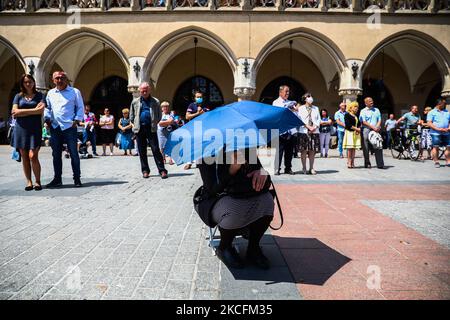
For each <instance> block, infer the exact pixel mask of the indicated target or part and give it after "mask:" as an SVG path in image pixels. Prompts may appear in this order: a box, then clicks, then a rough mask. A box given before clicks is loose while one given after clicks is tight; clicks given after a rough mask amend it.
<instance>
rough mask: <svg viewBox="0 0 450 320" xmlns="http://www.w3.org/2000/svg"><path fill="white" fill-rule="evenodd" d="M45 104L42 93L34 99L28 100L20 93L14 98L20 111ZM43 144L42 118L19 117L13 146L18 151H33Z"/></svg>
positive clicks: (32, 116)
mask: <svg viewBox="0 0 450 320" xmlns="http://www.w3.org/2000/svg"><path fill="white" fill-rule="evenodd" d="M39 102H45V99H44V96H43V95H42V93H40V92H37V93H36V94H35V95H34V97H33V99H31V100H29V101H28V100H27V99H25V97H24V96H22V95H21V94H20V93H19V94H16V96H15V97H14V101H13V105H14V104H17V105H18V106H19V109H33V108H36V106H37V105H38V104H39ZM41 143H42V116H41V115H31V116H26V117H17V118H16V124H15V126H14V131H13V139H12V146H13V147H14V148H16V149H25V150H33V149H36V148H39V147H40V146H41Z"/></svg>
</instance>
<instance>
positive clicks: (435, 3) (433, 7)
mask: <svg viewBox="0 0 450 320" xmlns="http://www.w3.org/2000/svg"><path fill="white" fill-rule="evenodd" d="M439 5H440V2H439V1H437V0H431V1H430V4H429V5H428V12H430V13H436V12H437V11H438V10H439Z"/></svg>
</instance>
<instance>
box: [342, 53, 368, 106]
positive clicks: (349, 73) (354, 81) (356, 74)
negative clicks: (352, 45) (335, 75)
mask: <svg viewBox="0 0 450 320" xmlns="http://www.w3.org/2000/svg"><path fill="white" fill-rule="evenodd" d="M363 63H364V61H363V60H355V59H349V60H347V67H346V68H345V69H344V70H343V71H342V72H341V84H340V88H339V95H340V96H342V98H343V100H344V101H345V102H351V101H355V100H356V99H358V96H359V95H362V92H363V90H362V74H361V67H362V65H363Z"/></svg>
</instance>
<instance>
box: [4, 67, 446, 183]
mask: <svg viewBox="0 0 450 320" xmlns="http://www.w3.org/2000/svg"><path fill="white" fill-rule="evenodd" d="M53 82H54V85H55V88H53V89H51V90H50V91H49V92H48V93H47V95H46V96H44V95H43V94H42V93H40V92H38V91H37V90H36V84H35V80H34V78H33V77H32V76H31V75H23V76H22V77H21V79H20V88H21V89H20V93H18V94H17V95H16V96H15V98H14V101H13V107H12V111H11V115H12V118H13V128H14V130H13V134H12V135H11V145H12V146H13V147H14V149H15V150H17V151H18V152H19V153H20V158H21V160H22V163H23V170H24V175H25V178H26V180H27V184H26V187H25V190H33V189H35V190H41V189H42V185H41V181H40V171H41V167H40V163H39V150H40V147H41V145H47V146H48V145H50V146H51V147H52V156H53V168H54V178H53V180H52V181H51V182H50V183H49V184H47V187H49V188H51V187H58V186H60V185H62V179H61V175H62V160H61V154H62V153H63V152H64V151H65V152H66V157H67V158H70V159H71V165H72V170H73V179H74V182H75V186H81V185H82V183H81V179H80V177H81V170H80V154H81V157H88V156H92V155H93V156H99V155H98V154H97V134H98V136H99V137H100V139H101V143H102V149H103V152H102V154H101V155H102V156H106V155H107V148H108V147H109V155H113V154H114V147H115V146H117V147H118V148H119V149H121V150H122V151H123V155H125V156H127V155H135V156H139V159H140V164H141V172H142V176H143V177H144V178H148V177H149V176H150V167H149V164H148V158H147V147H150V148H151V149H152V154H153V158H154V161H155V163H156V167H157V170H158V172H159V174H160V176H161V178H163V179H165V178H167V176H168V173H167V170H166V168H165V165H166V164H167V163H168V164H169V165H172V164H174V161H173V159H171V158H170V156H169V155H166V154H165V152H164V149H165V145H166V142H167V138H168V136H169V134H170V132H171V131H173V130H175V129H176V128H178V127H180V126H182V125H183V124H184V120H183V119H182V118H181V117H180V116H178V115H177V114H176V112H175V111H174V110H172V111H171V106H170V103H169V102H167V101H163V102H162V103H160V102H159V100H158V99H157V98H155V97H153V96H152V95H151V87H150V85H149V84H148V83H145V82H144V83H142V84H141V85H140V86H139V92H140V96H139V97H137V98H135V99H133V101H132V102H131V105H130V107H129V108H128V107H126V108H124V109H123V110H122V117H121V118H120V119H119V120H118V121H117V128H118V133H117V134H116V128H115V124H116V119H114V116H113V115H112V114H111V111H110V109H109V108H107V107H106V108H104V110H103V115H101V116H100V117H99V119H97V117H96V115H95V114H94V113H93V112H91V107H90V105H89V104H87V103H86V104H85V103H84V101H83V98H82V96H81V93H80V91H79V90H78V89H76V88H74V87H72V86H70V85H69V81H68V79H67V76H66V74H65V73H64V72H62V71H57V72H55V73H54V74H53ZM289 95H290V88H289V87H288V86H286V85H282V86H280V88H279V97H278V98H277V99H276V100H274V101H273V105H274V106H278V107H285V108H289V109H290V110H291V111H292V112H293V113H295V115H296V116H297V117H298V118H299V119H300V120H301V121H302V123H303V124H302V125H301V126H300V127H298V128H293V129H291V130H290V131H288V132H286V133H283V134H281V135H280V136H279V146H278V148H277V150H276V156H275V158H276V165H275V166H276V167H275V175H280V174H281V164H282V161H283V159H284V173H285V174H291V175H293V174H295V172H294V171H293V170H292V161H293V158H300V161H301V167H302V169H301V173H303V174H311V175H315V174H317V171H316V170H315V167H314V161H315V158H316V154H320V156H321V157H324V158H327V157H328V152H329V148H330V141H331V137H332V136H336V138H337V149H338V152H339V157H340V158H345V156H346V158H347V167H348V168H349V169H351V168H355V154H356V150H359V149H362V151H363V157H364V167H365V168H371V167H372V163H371V161H370V156H371V154H374V155H375V162H376V166H377V168H379V169H385V166H384V161H383V150H382V148H383V139H382V137H381V134H380V133H381V132H382V131H383V130H382V129H384V132H386V134H385V142H386V143H385V145H386V146H387V147H388V148H389V147H390V145H391V143H392V134H391V133H392V132H393V131H394V130H397V129H398V128H403V129H404V132H405V136H408V134H410V132H412V131H413V130H418V129H421V144H422V145H421V150H420V152H421V159H425V157H424V155H423V154H422V153H423V152H424V151H425V150H426V151H427V152H428V159H433V160H434V162H435V166H436V167H440V163H439V159H438V148H439V147H446V148H447V149H446V152H445V156H446V166H450V158H449V157H450V131H449V112H448V111H447V110H446V109H445V106H446V101H445V99H443V98H440V99H438V101H437V102H436V107H435V108H434V109H432V108H430V107H426V108H425V110H424V116H423V117H422V116H421V115H420V114H419V108H418V107H417V106H412V107H411V110H410V112H408V113H406V114H404V115H403V116H401V117H400V118H399V119H397V120H396V119H395V118H394V115H393V114H390V115H389V118H388V119H387V120H386V121H385V123H384V125H382V120H381V113H380V110H379V109H378V108H377V107H376V106H375V105H374V101H373V99H372V98H370V97H366V98H365V99H364V108H362V109H361V110H359V109H360V107H359V104H358V103H357V102H350V103H345V102H342V103H341V104H340V105H339V108H338V110H337V111H336V112H335V113H334V116H330V115H329V112H328V110H326V109H321V110H319V108H318V107H317V106H315V105H314V98H313V96H312V94H311V93H306V94H304V95H303V96H302V97H301V101H299V102H297V101H291V100H289ZM209 110H210V108H209V107H208V106H207V105H206V103H205V100H204V97H203V93H202V92H201V91H195V92H194V94H193V101H192V103H190V104H189V105H188V106H187V110H186V121H190V120H192V119H194V118H196V117H197V116H200V115H201V114H203V113H205V112H208V111H209ZM42 117H43V118H44V125H43V126H42ZM4 122H5V121H2V122H1V123H2V129H3V127H6V125H5V124H4ZM88 146H91V148H92V155H91V154H89V153H88ZM133 150H134V152H133ZM344 150H345V151H346V154H345V155H344ZM192 165H193V163H187V164H185V167H184V169H186V170H188V169H190V168H191V167H192ZM32 172H33V174H34V176H35V183H34V184H33V181H32V177H31V173H32Z"/></svg>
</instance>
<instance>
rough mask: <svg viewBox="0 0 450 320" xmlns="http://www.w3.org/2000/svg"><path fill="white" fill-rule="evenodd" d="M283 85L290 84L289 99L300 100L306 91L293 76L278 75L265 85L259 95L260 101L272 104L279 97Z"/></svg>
mask: <svg viewBox="0 0 450 320" xmlns="http://www.w3.org/2000/svg"><path fill="white" fill-rule="evenodd" d="M282 85H287V86H289V89H290V94H289V100H294V101H300V99H301V97H302V95H303V94H304V93H305V92H306V91H305V89H304V87H303V86H302V85H301V84H300V83H299V82H298V81H296V80H295V79H293V78H291V77H286V76H282V77H278V78H276V79H274V80H272V81H271V82H269V84H267V85H266V86H265V88H264V89H263V90H262V92H261V95H260V97H259V102H262V103H266V104H272V103H273V101H274V100H275V99H277V98H278V93H279V88H280V86H282Z"/></svg>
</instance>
